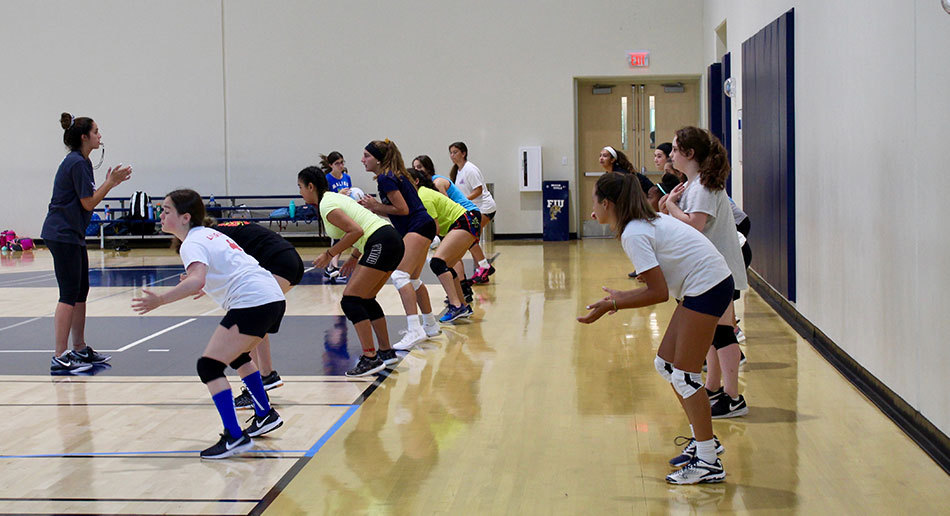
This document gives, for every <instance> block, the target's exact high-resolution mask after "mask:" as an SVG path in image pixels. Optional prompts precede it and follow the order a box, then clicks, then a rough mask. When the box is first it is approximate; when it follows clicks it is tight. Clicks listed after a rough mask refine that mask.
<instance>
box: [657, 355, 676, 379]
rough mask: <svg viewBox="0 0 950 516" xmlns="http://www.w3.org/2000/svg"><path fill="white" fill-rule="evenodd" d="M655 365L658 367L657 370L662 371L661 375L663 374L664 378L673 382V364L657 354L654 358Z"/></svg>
mask: <svg viewBox="0 0 950 516" xmlns="http://www.w3.org/2000/svg"><path fill="white" fill-rule="evenodd" d="M653 367H655V368H656V372H658V373H660V376H662V377H663V379H664V380H666V381H668V382H670V383H672V382H673V364H671V363H669V362H667V361H666V360H663V359H662V358H660V356H659V355H657V356H656V358H654V359H653Z"/></svg>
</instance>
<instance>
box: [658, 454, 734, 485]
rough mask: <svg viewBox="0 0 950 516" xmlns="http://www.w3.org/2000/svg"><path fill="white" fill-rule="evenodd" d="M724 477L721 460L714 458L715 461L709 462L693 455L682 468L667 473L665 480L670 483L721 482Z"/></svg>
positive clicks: (724, 472)
mask: <svg viewBox="0 0 950 516" xmlns="http://www.w3.org/2000/svg"><path fill="white" fill-rule="evenodd" d="M724 478H726V471H725V470H724V469H723V467H722V461H720V460H719V459H716V462H714V463H712V464H710V463H708V462H704V461H703V460H702V459H700V458H699V457H693V458H692V459H690V461H689V462H688V463H687V464H686V465H685V466H683V469H681V470H679V471H674V472H673V473H670V474H669V475H667V476H666V481H667V482H669V483H670V484H707V483H714V482H722V481H723V479H724Z"/></svg>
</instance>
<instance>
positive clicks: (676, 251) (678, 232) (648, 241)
mask: <svg viewBox="0 0 950 516" xmlns="http://www.w3.org/2000/svg"><path fill="white" fill-rule="evenodd" d="M620 243H621V245H623V250H624V252H625V253H627V257H629V258H630V261H631V262H633V266H634V267H635V268H636V269H637V272H641V273H642V272H646V271H648V270H650V269H652V268H654V267H656V266H659V267H660V270H661V271H663V277H665V278H666V285H667V287H668V288H669V291H670V295H671V296H673V297H674V298H676V299H683V298H684V297H686V296H698V295H700V294H702V293H704V292H706V291H707V290H709V289H711V288H713V287H715V286H716V285H718V284H719V283H720V282H722V280H724V279H726V278H728V277H729V276H730V274H732V273H731V272H730V271H729V267H728V266H727V265H726V260H725V259H723V257H722V255H721V254H719V251H717V250H716V247H715V246H714V245H712V242H710V241H709V239H708V238H706V237H705V236H703V234H702V233H700V232H699V231H696V228H694V227H692V226H690V225H689V224H687V223H685V222H683V221H681V220H679V219H677V218H675V217H671V216H669V215H664V214H662V213H660V214H658V217H657V218H656V219H654V220H653V221H646V220H631V221H630V222H628V223H627V227H625V228H624V229H623V233H621V234H620Z"/></svg>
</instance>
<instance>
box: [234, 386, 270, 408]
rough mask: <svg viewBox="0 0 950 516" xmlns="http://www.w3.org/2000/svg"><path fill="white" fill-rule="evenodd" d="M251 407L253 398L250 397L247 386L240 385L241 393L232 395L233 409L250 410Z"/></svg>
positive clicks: (252, 406)
mask: <svg viewBox="0 0 950 516" xmlns="http://www.w3.org/2000/svg"><path fill="white" fill-rule="evenodd" d="M268 401H270V397H268ZM253 408H254V398H253V397H251V392H250V391H248V390H247V387H241V394H238V395H237V396H235V397H234V409H235V410H251V409H253Z"/></svg>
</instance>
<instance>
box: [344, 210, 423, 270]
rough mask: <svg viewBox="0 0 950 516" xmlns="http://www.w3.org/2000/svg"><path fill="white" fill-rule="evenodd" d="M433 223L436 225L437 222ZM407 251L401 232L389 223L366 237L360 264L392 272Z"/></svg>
mask: <svg viewBox="0 0 950 516" xmlns="http://www.w3.org/2000/svg"><path fill="white" fill-rule="evenodd" d="M432 225H433V226H435V222H433V223H432ZM405 252H406V246H405V244H403V243H402V237H401V236H399V232H398V231H396V228H394V227H392V226H390V225H389V224H387V225H385V226H383V227H381V228H379V229H377V230H376V231H374V232H373V234H372V235H370V236H369V238H367V239H366V245H365V246H363V256H361V257H360V261H359V264H360V265H362V266H363V267H369V268H370V269H376V270H378V271H383V272H392V271H394V270H396V267H397V266H398V265H399V262H401V261H402V255H403V254H404V253H405Z"/></svg>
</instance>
